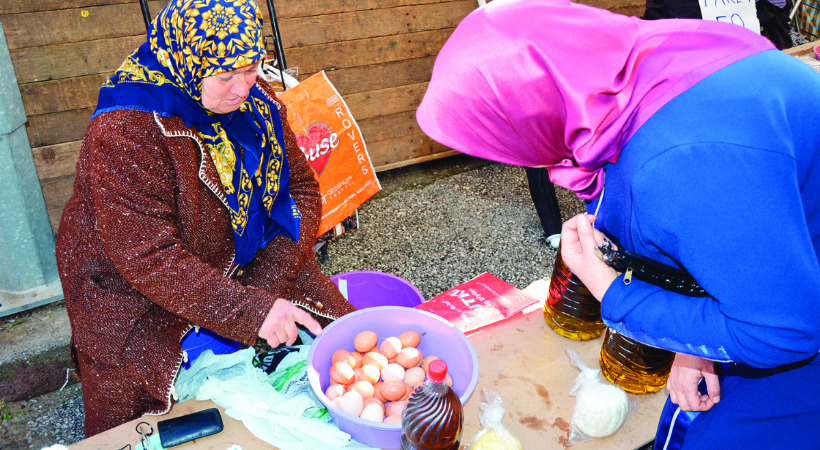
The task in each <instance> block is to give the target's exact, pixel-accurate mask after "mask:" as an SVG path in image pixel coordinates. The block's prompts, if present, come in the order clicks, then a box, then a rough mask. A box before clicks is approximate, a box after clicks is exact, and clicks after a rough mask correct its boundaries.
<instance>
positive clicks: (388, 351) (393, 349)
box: [379, 336, 401, 359]
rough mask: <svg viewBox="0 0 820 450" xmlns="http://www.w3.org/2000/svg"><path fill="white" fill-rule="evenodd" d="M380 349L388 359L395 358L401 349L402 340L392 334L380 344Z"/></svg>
mask: <svg viewBox="0 0 820 450" xmlns="http://www.w3.org/2000/svg"><path fill="white" fill-rule="evenodd" d="M379 350H380V351H381V353H382V355H384V356H386V357H387V359H391V358H395V357H396V355H398V354H399V351H400V350H401V340H399V338H397V337H395V336H390V337H389V338H387V339H385V340H384V342H382V344H381V345H380V346H379Z"/></svg>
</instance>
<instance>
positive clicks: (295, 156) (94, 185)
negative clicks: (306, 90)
mask: <svg viewBox="0 0 820 450" xmlns="http://www.w3.org/2000/svg"><path fill="white" fill-rule="evenodd" d="M259 84H260V86H261V87H262V88H263V90H264V91H265V92H266V93H267V95H268V96H269V97H271V98H272V99H273V98H274V97H275V96H274V95H273V94H272V91H271V89H270V86H269V85H268V84H267V83H265V82H264V81H263V80H261V79H260V80H259ZM274 101H276V104H277V105H278V106H279V113H280V117H281V118H282V122H283V124H284V125H285V126H284V132H285V143H284V144H285V145H284V147H285V150H286V152H287V157H288V163H289V166H290V192H291V194H292V196H293V198H294V200H295V201H296V205H297V206H298V208H299V211H300V212H301V214H302V219H301V229H300V236H299V243H296V242H294V241H292V240H291V239H288V238H285V237H282V236H278V237H276V238H275V239H274V240H273V241H272V242H271V243H270V244H268V245H267V247H266V248H264V249H261V250H259V252H257V254H256V256H255V258H254V259H253V261H251V263H250V264H248V265H247V266H245V268H244V273H243V271H242V270H231V267H232V265H233V261H234V243H233V231H232V228H231V219H230V214H229V211H228V209H227V207H226V205H227V203H226V197H225V193H224V191H223V188H222V185H221V183H220V181H219V176H218V174H217V171H216V168H215V167H214V163H213V161H212V160H211V157H210V155H209V154H208V152H207V151H206V150H205V149H204V147H203V145H202V143H201V141H200V140H199V139H198V137H197V136H196V133H195V131H194V129H192V128H188V127H187V126H186V125H185V124H184V123H183V121H182V120H180V119H179V118H167V117H161V116H159V115H155V114H152V113H148V112H142V111H134V110H124V109H121V110H116V111H112V112H107V113H103V114H101V115H99V116H98V117H96V118H94V119H93V120H92V121H91V122H90V124H89V126H88V129H87V131H86V135H85V139H84V141H83V145H82V149H81V152H80V157H79V161H78V163H77V178H76V181H75V183H74V195H73V196H72V197H71V199H70V200H69V202H68V204H67V205H66V207H65V209H64V211H63V216H62V221H61V222H60V228H59V233H58V237H57V261H58V266H59V271H60V278H61V281H62V284H63V290H64V293H65V301H66V306H67V310H68V315H69V318H70V320H71V328H72V344H73V347H74V348H76V349H77V350H79V351H81V352H83V353H84V354H85V355H88V356H90V357H91V358H93V359H94V360H95V361H97V362H100V363H102V364H104V365H112V366H113V365H119V366H122V365H126V366H128V367H130V368H132V369H133V370H134V371H136V372H137V375H139V376H140V377H141V378H142V379H143V380H145V381H144V382H145V388H146V389H147V391H148V392H149V393H150V395H151V397H154V398H156V399H159V400H160V401H162V403H164V405H165V409H164V410H156V409H154V410H146V411H144V412H145V413H151V414H162V413H165V412H167V411H168V410H170V407H171V388H172V384H173V381H174V378H175V376H176V373H177V371H178V370H179V367H180V363H181V362H182V359H183V352H182V348H181V345H180V339H181V338H182V337H183V335H184V334H185V333H186V332H187V331H188V330H189V329H190V328H191V327H192V326H202V327H205V328H208V329H210V330H213V331H214V332H216V333H218V334H220V335H222V336H224V337H227V338H230V339H234V340H237V341H241V342H243V343H245V344H249V345H252V344H254V343H255V342H256V338H257V333H258V331H259V328H260V326H261V325H262V322H263V320H264V319H265V316H266V314H267V313H268V311H269V310H270V309H271V307H272V305H273V303H274V301H275V300H276V299H277V298H280V297H281V298H286V299H288V300H291V301H292V302H294V303H296V304H297V305H299V306H302V307H304V308H305V309H308V310H311V311H312V312H313V313H314V314H313V315H314V317H316V318H317V319H319V321H320V322H321V323H323V325H325V324H327V323H329V322H330V320H332V319H333V318H337V317H340V316H341V315H344V314H346V313H348V312H351V311H353V310H354V308H353V307H352V306H351V305H350V304H349V303H348V302H347V301H346V300H345V299H344V297H342V295H341V294H340V293H339V290H338V289H337V288H336V286H335V285H334V284H333V282H332V281H331V280H330V279H328V278H327V277H326V276H324V275H323V274H322V273H321V271H320V269H319V265H318V264H317V263H316V260H315V257H314V254H313V251H312V246H313V244H314V242H315V239H316V233H317V231H318V226H319V220H320V217H321V198H320V194H319V190H318V183H317V181H316V180H315V178H314V176H313V173H312V171H311V169H310V167H309V166H308V163H307V161H306V160H305V158H304V156H303V155H302V152H301V151H300V149H299V147H298V146H297V145H296V139H295V136H294V134H293V132H292V131H291V129H290V127H289V126H287V122H286V120H285V119H286V114H285V107H284V105H282V104H281V102H279V101H278V100H274ZM319 303H321V310H318V308H317V307H316V306H318V305H319ZM317 312H318V314H316V313H317ZM80 377H81V379H82V373H80ZM82 382H83V391H84V395H111V394H112V393H110V392H105V391H104V387H103V386H94V385H93V380H85V379H82ZM119 395H129V393H121V394H119Z"/></svg>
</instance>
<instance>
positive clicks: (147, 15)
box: [140, 0, 151, 32]
mask: <svg viewBox="0 0 820 450" xmlns="http://www.w3.org/2000/svg"><path fill="white" fill-rule="evenodd" d="M140 7H141V8H142V20H144V21H145V31H146V32H147V31H148V27H149V26H151V12H150V11H148V0H140Z"/></svg>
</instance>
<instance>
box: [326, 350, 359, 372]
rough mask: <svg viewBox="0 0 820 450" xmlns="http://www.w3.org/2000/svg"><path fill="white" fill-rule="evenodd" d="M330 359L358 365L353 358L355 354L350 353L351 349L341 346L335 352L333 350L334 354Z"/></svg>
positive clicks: (354, 365)
mask: <svg viewBox="0 0 820 450" xmlns="http://www.w3.org/2000/svg"><path fill="white" fill-rule="evenodd" d="M330 361H331V362H339V361H342V362H344V363H347V364H348V365H349V366H350V367H356V360H355V359H354V358H353V356H352V355H351V354H350V352H349V351H347V350H345V349H343V348H340V349H339V350H336V351H335V352H333V356H331V357H330Z"/></svg>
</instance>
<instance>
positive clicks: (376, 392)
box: [373, 381, 387, 403]
mask: <svg viewBox="0 0 820 450" xmlns="http://www.w3.org/2000/svg"><path fill="white" fill-rule="evenodd" d="M383 384H384V383H383V382H381V381H377V382H376V384H374V385H373V398H377V399H379V400H381V401H382V403H384V402H386V401H387V400H385V398H384V396H382V385H383Z"/></svg>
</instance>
